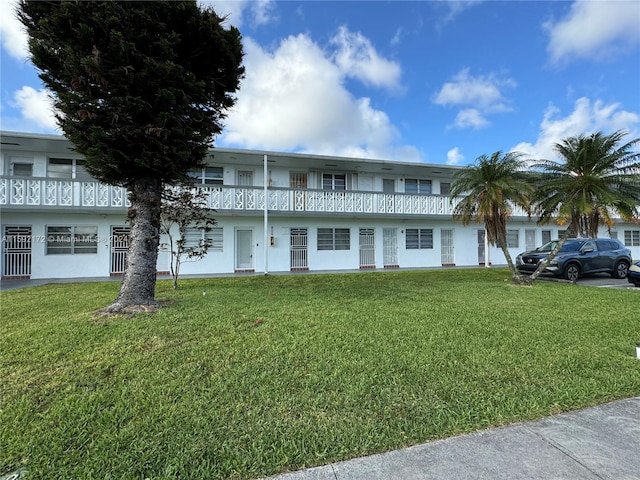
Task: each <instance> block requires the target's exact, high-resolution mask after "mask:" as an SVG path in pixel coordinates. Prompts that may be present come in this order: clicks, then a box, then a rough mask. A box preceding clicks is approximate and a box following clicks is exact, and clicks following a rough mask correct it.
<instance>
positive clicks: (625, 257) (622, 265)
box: [516, 238, 631, 282]
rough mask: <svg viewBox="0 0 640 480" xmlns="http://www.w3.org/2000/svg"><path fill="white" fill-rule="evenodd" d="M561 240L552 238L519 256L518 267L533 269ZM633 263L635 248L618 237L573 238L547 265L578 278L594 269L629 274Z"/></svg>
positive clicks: (557, 273) (525, 270)
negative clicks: (627, 246)
mask: <svg viewBox="0 0 640 480" xmlns="http://www.w3.org/2000/svg"><path fill="white" fill-rule="evenodd" d="M557 244H558V240H554V241H552V242H549V243H547V244H545V245H543V246H541V247H538V248H536V249H535V250H533V251H531V252H523V253H521V254H520V255H518V256H517V257H516V268H517V269H518V271H519V272H521V273H533V272H534V271H535V269H536V268H537V267H538V264H539V263H540V262H542V261H543V260H544V259H546V258H547V255H549V252H551V251H552V250H553V249H554V248H555V247H556V245H557ZM630 265H631V250H629V249H628V248H626V247H625V246H624V245H623V244H622V243H621V242H620V241H619V240H617V239H614V238H570V239H568V240H567V241H566V242H565V244H564V245H563V246H562V248H561V249H560V251H559V252H558V254H557V255H556V256H555V258H553V259H552V260H551V263H550V264H549V266H548V267H547V268H546V269H545V272H546V273H551V274H553V275H555V276H558V277H564V278H566V279H567V280H570V281H572V282H575V281H576V280H577V279H578V278H580V277H581V276H583V275H586V274H590V273H602V272H605V273H609V274H611V276H612V277H614V278H625V277H626V276H627V272H628V271H629V267H630Z"/></svg>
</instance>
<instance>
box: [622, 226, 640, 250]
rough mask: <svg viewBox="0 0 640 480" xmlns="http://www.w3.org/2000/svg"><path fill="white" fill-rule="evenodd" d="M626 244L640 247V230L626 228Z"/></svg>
mask: <svg viewBox="0 0 640 480" xmlns="http://www.w3.org/2000/svg"><path fill="white" fill-rule="evenodd" d="M624 244H625V245H626V246H627V247H640V230H625V231H624Z"/></svg>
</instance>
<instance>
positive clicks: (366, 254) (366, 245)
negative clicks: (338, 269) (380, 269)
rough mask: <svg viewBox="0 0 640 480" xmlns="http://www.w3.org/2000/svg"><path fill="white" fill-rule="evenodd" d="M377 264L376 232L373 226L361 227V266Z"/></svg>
mask: <svg viewBox="0 0 640 480" xmlns="http://www.w3.org/2000/svg"><path fill="white" fill-rule="evenodd" d="M375 266H376V245H375V232H374V229H373V228H361V229H360V268H371V267H375Z"/></svg>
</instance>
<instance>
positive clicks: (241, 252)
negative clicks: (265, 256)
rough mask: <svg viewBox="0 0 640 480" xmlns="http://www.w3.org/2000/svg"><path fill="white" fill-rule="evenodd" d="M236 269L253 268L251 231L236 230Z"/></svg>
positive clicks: (247, 269)
mask: <svg viewBox="0 0 640 480" xmlns="http://www.w3.org/2000/svg"><path fill="white" fill-rule="evenodd" d="M236 270H242V271H250V270H251V271H252V270H253V231H252V230H250V229H237V230H236Z"/></svg>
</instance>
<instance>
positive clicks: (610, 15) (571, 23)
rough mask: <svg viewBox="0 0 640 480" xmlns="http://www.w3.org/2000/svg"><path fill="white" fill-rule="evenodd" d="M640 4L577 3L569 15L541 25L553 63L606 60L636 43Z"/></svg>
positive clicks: (623, 1) (633, 1)
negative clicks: (576, 59) (574, 60)
mask: <svg viewBox="0 0 640 480" xmlns="http://www.w3.org/2000/svg"><path fill="white" fill-rule="evenodd" d="M639 25H640V2H638V1H637V0H617V1H608V2H605V1H593V0H577V1H575V2H574V3H573V4H572V5H571V10H570V12H569V14H568V15H567V16H566V17H565V18H564V19H562V20H560V21H558V22H555V23H553V22H549V23H547V24H545V25H544V28H545V30H546V31H547V32H548V34H549V44H548V46H547V50H548V52H549V55H550V57H551V61H552V62H554V63H557V62H560V61H564V60H571V59H573V58H584V59H598V60H606V59H607V58H610V57H611V56H612V55H615V54H619V53H621V52H623V51H625V50H626V49H628V48H629V47H630V46H633V45H637V44H639V43H640V26H639Z"/></svg>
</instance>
